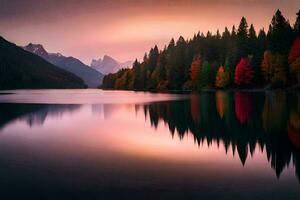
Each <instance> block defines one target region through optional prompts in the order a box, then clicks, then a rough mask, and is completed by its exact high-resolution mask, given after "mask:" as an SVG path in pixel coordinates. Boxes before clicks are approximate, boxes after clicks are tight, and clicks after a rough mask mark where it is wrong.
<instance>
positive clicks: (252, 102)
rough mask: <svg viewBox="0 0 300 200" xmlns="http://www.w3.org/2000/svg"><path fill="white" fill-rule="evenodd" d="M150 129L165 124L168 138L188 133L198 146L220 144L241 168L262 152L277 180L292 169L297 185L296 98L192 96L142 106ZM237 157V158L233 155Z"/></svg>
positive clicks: (299, 97)
mask: <svg viewBox="0 0 300 200" xmlns="http://www.w3.org/2000/svg"><path fill="white" fill-rule="evenodd" d="M143 108H144V113H145V117H146V118H148V117H149V118H150V121H151V125H152V126H154V127H157V126H158V123H159V121H163V122H165V123H166V124H167V125H168V127H169V130H170V133H171V134H172V135H174V134H175V133H177V134H178V136H179V138H184V137H185V135H187V134H188V133H192V135H193V136H194V140H195V141H196V142H197V144H198V145H200V144H201V143H202V142H204V141H205V142H207V143H208V145H211V144H212V142H216V143H217V144H218V145H219V144H220V143H223V145H220V146H223V147H224V148H225V151H226V153H227V152H228V149H229V148H230V147H231V148H232V149H233V154H234V156H235V155H238V156H239V158H240V161H241V163H242V164H243V165H245V163H246V160H247V157H248V154H250V155H251V156H252V155H253V153H254V152H255V150H256V148H259V149H260V151H261V152H263V150H264V149H265V152H266V158H267V159H268V161H269V163H270V164H271V167H272V168H273V169H274V170H275V172H276V175H277V177H279V176H280V174H281V173H282V172H283V170H284V169H285V168H286V167H288V165H289V164H290V162H292V164H293V165H294V166H295V170H296V175H297V177H298V180H300V94H299V93H298V94H295V93H286V92H270V93H247V92H236V93H230V92H223V91H219V92H216V93H213V92H211V93H202V94H200V95H196V94H192V95H191V98H190V99H189V100H182V101H172V102H157V103H153V104H148V105H144V106H143ZM236 152H237V153H236Z"/></svg>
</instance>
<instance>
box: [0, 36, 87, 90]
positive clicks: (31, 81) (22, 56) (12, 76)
mask: <svg viewBox="0 0 300 200" xmlns="http://www.w3.org/2000/svg"><path fill="white" fill-rule="evenodd" d="M40 50H41V52H40V53H43V52H42V49H40ZM36 51H37V49H36ZM0 72H1V73H0V89H38V88H49V89H50V88H51V89H52V88H84V87H86V85H85V84H84V82H83V80H81V79H80V78H79V77H77V76H76V75H74V74H72V73H70V72H68V71H66V70H63V69H61V68H59V67H57V66H54V65H53V64H51V63H49V62H47V61H46V60H44V59H42V58H41V57H39V56H37V55H35V54H32V53H30V52H28V51H25V50H24V49H22V48H20V47H18V46H17V45H15V44H13V43H11V42H8V41H7V40H5V39H4V38H2V37H1V36H0Z"/></svg>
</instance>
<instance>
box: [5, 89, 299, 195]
mask: <svg viewBox="0 0 300 200" xmlns="http://www.w3.org/2000/svg"><path fill="white" fill-rule="evenodd" d="M121 94H122V97H123V100H122V103H118V104H114V103H111V104H108V103H106V102H109V101H108V100H109V98H111V97H107V96H106V100H105V102H104V103H103V102H101V101H100V103H99V100H98V98H95V99H94V100H93V101H95V102H98V103H96V104H91V103H90V102H88V101H87V104H78V105H76V104H14V103H2V104H0V187H1V188H3V190H4V191H9V194H11V188H14V189H17V190H21V191H25V190H29V191H32V188H35V189H36V188H38V189H36V190H38V191H46V192H47V194H48V195H49V191H51V192H52V189H53V188H55V189H56V190H55V192H56V193H60V192H66V193H68V194H69V192H70V193H71V197H75V198H76V197H77V195H79V196H80V195H82V196H83V197H86V196H85V195H83V194H86V193H89V194H90V192H92V194H95V195H96V194H98V193H99V191H100V193H101V194H103V193H104V194H107V195H108V196H109V197H110V196H111V195H117V197H118V198H116V199H122V198H123V199H124V198H126V197H129V196H130V197H131V196H132V195H133V194H134V195H136V194H138V195H137V196H136V197H137V199H145V197H149V195H152V196H153V197H157V196H156V195H158V194H161V193H164V194H165V195H166V196H167V197H175V198H179V199H182V198H185V197H186V196H185V194H190V195H191V197H195V198H196V197H197V198H199V197H203V198H204V199H209V198H211V199H213V197H219V198H223V197H225V196H226V197H227V199H232V198H231V197H232V194H234V195H235V197H237V198H236V199H242V198H243V199H256V197H257V195H258V194H260V197H265V196H267V197H269V198H270V199H271V198H273V199H283V198H285V199H295V198H294V197H295V196H299V194H300V190H299V184H298V183H297V179H298V182H299V180H300V94H299V93H298V94H297V93H285V92H275V93H274V92H270V93H244V92H236V93H233V92H216V93H213V92H211V93H209V92H208V93H202V94H201V95H198V94H191V95H190V96H189V98H184V99H182V98H175V97H173V98H170V101H167V99H168V96H167V95H164V96H163V98H155V100H153V99H152V100H151V98H150V96H151V95H153V96H155V94H151V95H149V94H147V95H146V96H147V99H146V100H145V98H144V96H143V94H139V95H140V97H139V100H138V101H137V102H134V98H133V96H132V95H134V94H127V93H124V92H122V93H121ZM22 95H25V94H22ZM102 95H103V94H102ZM109 95H111V94H110V93H109ZM114 95H115V96H113V99H114V100H115V101H116V99H115V98H116V97H117V93H114ZM93 96H94V94H93ZM100 96H101V95H100ZM104 96H105V95H104ZM127 96H130V98H129V99H130V101H127ZM125 97H126V98H125ZM0 98H1V96H0ZM6 98H8V97H6ZM9 98H10V99H13V96H11V97H9ZM18 98H19V97H18ZM22 98H23V96H22ZM69 98H71V100H72V101H71V103H74V102H73V98H76V97H74V94H72V95H71V96H70V97H68V96H65V97H64V98H63V99H64V102H65V103H68V102H70V101H69ZM51 99H52V100H53V99H55V97H54V96H52V97H51ZM0 101H1V100H0ZM26 101H28V102H29V103H30V102H31V98H29V97H26ZM34 102H38V100H37V99H34ZM45 102H46V103H47V99H46V98H44V99H43V102H42V103H45ZM48 103H49V102H48ZM276 176H277V178H276ZM32 177H36V179H33V178H32ZM41 183H42V184H41ZM15 184H17V185H16V186H15ZM12 186H14V187H12ZM74 191H76V192H75V193H74ZM182 191H184V192H182ZM216 191H217V192H216ZM229 191H230V192H229ZM51 192H50V193H51ZM55 192H53V193H51V194H52V195H54V196H51V195H50V196H47V197H49V198H50V197H53V199H56V196H55V195H56V193H55ZM42 193H43V192H41V193H35V192H31V193H30V194H34V195H35V194H38V195H43V194H44V193H43V194H42ZM15 194H21V193H15ZM119 194H124V195H121V196H118V195H119ZM224 195H225V196H224ZM68 197H69V196H68ZM96 197H99V196H97V195H96ZM100 197H103V198H105V197H107V196H105V195H104V196H100ZM195 198H194V199H195ZM50 199H51V198H50ZM83 199H86V198H83ZM191 199H193V198H191ZM224 199H226V198H224ZM262 199H263V198H262Z"/></svg>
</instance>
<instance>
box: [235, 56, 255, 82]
mask: <svg viewBox="0 0 300 200" xmlns="http://www.w3.org/2000/svg"><path fill="white" fill-rule="evenodd" d="M253 77H254V70H253V68H252V67H251V66H250V61H249V59H248V58H241V60H240V62H239V64H237V66H236V68H235V73H234V82H235V84H236V85H238V86H244V85H250V84H251V83H252V79H253Z"/></svg>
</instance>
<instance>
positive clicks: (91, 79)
mask: <svg viewBox="0 0 300 200" xmlns="http://www.w3.org/2000/svg"><path fill="white" fill-rule="evenodd" d="M23 48H24V49H25V50H26V51H29V52H31V53H34V54H36V55H38V56H40V57H42V58H44V59H45V60H47V61H48V62H50V63H52V64H53V65H56V66H58V67H60V68H62V69H64V70H66V71H69V72H71V73H73V74H75V75H77V76H79V77H80V78H82V79H83V81H84V82H85V83H86V85H87V86H88V87H90V88H96V87H97V86H99V85H100V84H101V82H102V78H103V74H101V73H100V72H98V71H97V70H95V69H93V68H91V67H89V66H87V65H85V64H84V63H82V62H81V61H80V60H78V59H77V58H74V57H66V56H64V55H62V54H60V53H49V52H47V51H46V50H45V48H44V47H43V45H41V44H32V43H29V44H28V45H27V46H25V47H23Z"/></svg>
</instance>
